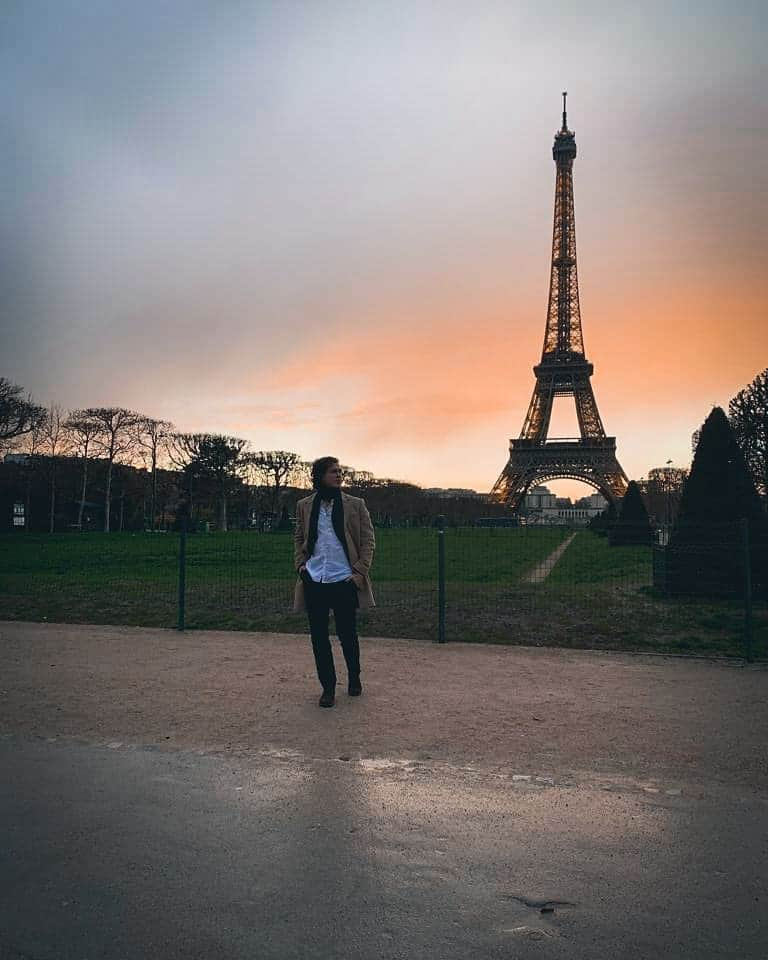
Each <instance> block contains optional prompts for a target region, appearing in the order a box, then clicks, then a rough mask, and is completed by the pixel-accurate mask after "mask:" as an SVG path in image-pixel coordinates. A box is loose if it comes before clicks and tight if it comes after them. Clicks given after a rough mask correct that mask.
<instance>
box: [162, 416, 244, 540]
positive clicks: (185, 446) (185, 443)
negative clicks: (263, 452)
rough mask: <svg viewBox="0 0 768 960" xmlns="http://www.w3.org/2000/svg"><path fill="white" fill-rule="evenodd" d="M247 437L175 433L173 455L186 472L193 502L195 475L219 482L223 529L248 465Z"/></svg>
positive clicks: (170, 449) (171, 441)
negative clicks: (237, 483) (230, 502)
mask: <svg viewBox="0 0 768 960" xmlns="http://www.w3.org/2000/svg"><path fill="white" fill-rule="evenodd" d="M247 445H248V441H247V440H242V439H241V438H240V437H230V436H225V435H223V434H219V433H174V434H172V435H171V436H170V437H169V445H168V454H169V457H170V459H171V461H172V463H174V465H176V466H177V467H179V468H180V469H181V470H182V472H183V475H184V483H183V486H184V490H185V495H186V497H187V498H188V499H189V501H190V503H191V496H190V492H191V481H192V479H193V478H201V477H202V478H208V479H210V480H212V481H213V482H214V484H215V486H216V494H217V496H216V499H217V506H218V527H219V530H222V531H226V530H227V502H228V499H229V495H230V493H231V492H232V487H233V486H234V483H235V481H236V480H237V479H238V477H239V475H240V474H241V473H242V471H243V468H244V465H245V464H244V460H245V456H246V455H245V453H244V451H245V449H246V447H247Z"/></svg>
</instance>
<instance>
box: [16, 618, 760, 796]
mask: <svg viewBox="0 0 768 960" xmlns="http://www.w3.org/2000/svg"><path fill="white" fill-rule="evenodd" d="M360 642H361V680H362V684H363V695H362V696H361V697H358V698H350V697H348V696H347V693H346V670H345V666H344V661H343V656H342V653H341V648H340V645H339V643H338V640H336V639H335V638H334V639H333V645H334V656H335V659H336V672H337V676H338V684H339V685H338V687H337V698H336V699H337V702H336V706H335V707H334V708H332V709H322V708H320V707H319V706H318V703H317V701H318V697H319V694H320V685H319V682H318V680H317V676H316V673H315V667H314V660H313V657H312V649H311V645H310V641H309V638H308V636H304V635H301V636H298V635H289V634H268V633H239V632H230V631H200V632H196V631H193V632H188V633H178V632H176V631H173V630H163V629H154V628H137V627H119V626H84V625H79V624H55V623H44V624H40V623H22V622H2V623H0V656H2V679H1V680H0V693H1V696H0V732H3V733H19V734H22V735H31V736H36V737H43V738H46V739H48V738H57V739H62V740H75V741H83V742H88V743H103V744H109V745H113V744H117V745H119V744H121V743H134V744H154V745H159V747H160V749H163V750H164V749H168V750H171V751H172V750H178V749H196V750H199V751H200V752H206V753H219V754H224V755H233V756H235V755H236V756H249V755H256V754H258V753H262V754H263V753H265V752H275V753H282V754H284V755H287V756H290V755H291V754H292V753H295V754H296V755H297V756H299V755H301V756H305V757H314V758H334V757H338V756H343V757H345V758H347V757H349V758H350V759H363V758H367V759H369V760H371V761H375V760H376V759H377V758H381V759H389V760H392V759H395V760H397V759H401V760H430V761H432V762H441V761H444V762H446V763H451V764H454V765H456V764H470V765H472V767H473V768H475V769H480V768H482V769H483V770H485V771H488V772H491V771H503V772H506V773H509V772H510V771H512V770H514V771H521V772H522V774H525V772H526V771H530V770H535V772H536V773H537V774H538V775H542V776H546V775H548V774H551V775H558V776H564V775H569V776H573V777H579V775H580V774H585V775H586V772H588V773H589V776H590V778H591V780H592V781H593V782H594V781H595V778H596V777H600V776H601V775H604V776H605V777H607V778H613V780H615V779H616V778H617V777H621V776H624V775H625V776H627V777H632V778H633V779H635V780H638V779H639V781H641V782H642V781H645V780H647V781H648V782H649V783H652V782H655V781H657V780H664V781H665V782H666V783H675V782H680V781H683V780H685V781H687V782H691V783H693V782H699V783H700V784H704V783H706V782H710V783H712V782H715V781H720V782H728V783H730V784H733V783H734V782H742V783H744V784H750V785H751V786H753V787H754V786H758V787H759V786H761V785H765V783H766V781H767V780H768V777H767V776H766V774H767V773H768V760H766V749H765V731H766V729H768V724H767V721H768V669H767V668H766V666H765V665H764V664H753V665H748V666H747V665H744V664H741V663H734V662H731V663H728V662H718V661H708V660H705V659H693V658H691V659H687V658H686V659H684V658H674V657H664V656H653V655H635V654H623V653H610V652H594V651H572V650H563V649H541V648H531V647H506V646H505V647H502V646H496V645H482V644H467V645H462V644H458V643H449V644H445V645H438V644H436V643H430V642H415V641H405V640H392V639H379V638H374V637H361V641H360Z"/></svg>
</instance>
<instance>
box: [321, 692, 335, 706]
mask: <svg viewBox="0 0 768 960" xmlns="http://www.w3.org/2000/svg"><path fill="white" fill-rule="evenodd" d="M334 703H336V690H335V689H333V688H329V689H328V690H323V694H322V696H321V697H320V706H321V707H332V706H333V705H334Z"/></svg>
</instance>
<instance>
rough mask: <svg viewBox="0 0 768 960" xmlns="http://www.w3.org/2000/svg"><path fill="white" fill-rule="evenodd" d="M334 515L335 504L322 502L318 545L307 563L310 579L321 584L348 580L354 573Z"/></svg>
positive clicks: (318, 517) (318, 527) (319, 515)
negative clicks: (337, 533) (337, 529)
mask: <svg viewBox="0 0 768 960" xmlns="http://www.w3.org/2000/svg"><path fill="white" fill-rule="evenodd" d="M332 513H333V504H330V503H326V502H325V501H324V500H321V501H320V512H319V513H318V516H317V543H316V544H315V549H314V551H313V553H312V556H311V557H310V558H309V560H307V563H306V567H307V572H308V573H309V575H310V577H312V579H313V580H315V581H317V582H320V583H335V582H336V581H338V580H346V579H347V577H351V576H352V572H353V571H352V567H350V565H349V561H348V560H347V555H346V553H344V547H343V546H342V545H341V541H340V540H339V538H338V537H337V536H336V531H335V530H334V529H333V521H332V519H331V516H332Z"/></svg>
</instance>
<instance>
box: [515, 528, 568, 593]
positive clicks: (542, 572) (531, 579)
mask: <svg viewBox="0 0 768 960" xmlns="http://www.w3.org/2000/svg"><path fill="white" fill-rule="evenodd" d="M575 536H576V534H575V533H572V534H571V535H570V537H568V538H567V539H566V540H563V542H562V543H561V544H560V546H559V547H556V548H555V549H554V550H553V551H552V553H550V555H549V556H548V557H547V558H546V559H545V560H542V561H541V563H537V564H536V566H535V567H534V568H533V570H531V572H530V573H529V574H528V575H527V576H526V577H525V578H524V582H525V583H543V582H544V581H545V580H546V579H547V577H548V576H549V575H550V573H551V572H552V568H553V567H554V565H555V564H556V563H557V561H558V560H559V559H560V557H562V555H563V554H564V553H565V551H566V550H567V549H568V546H569V544H570V542H571V541H572V540H573V538H574V537H575Z"/></svg>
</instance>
